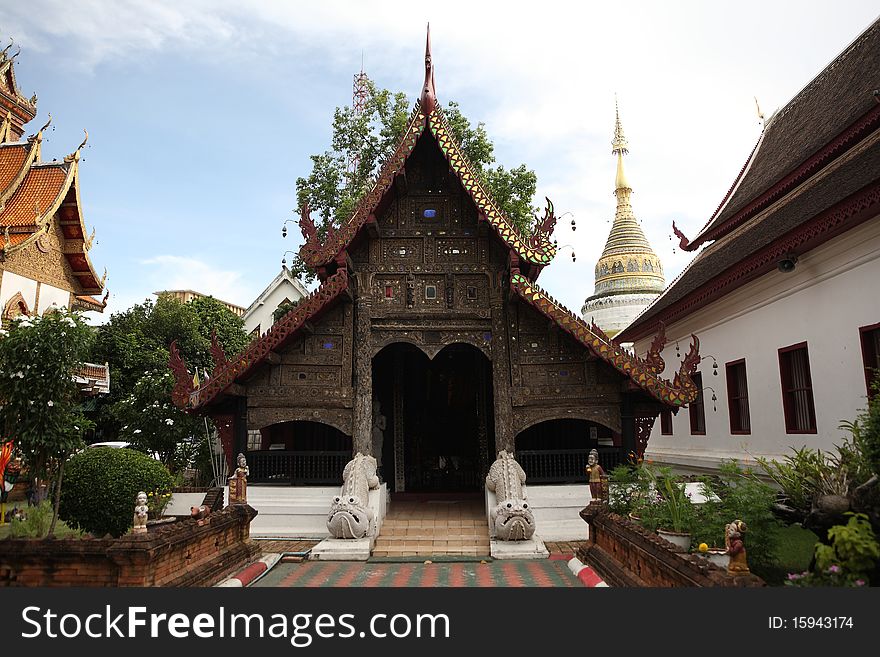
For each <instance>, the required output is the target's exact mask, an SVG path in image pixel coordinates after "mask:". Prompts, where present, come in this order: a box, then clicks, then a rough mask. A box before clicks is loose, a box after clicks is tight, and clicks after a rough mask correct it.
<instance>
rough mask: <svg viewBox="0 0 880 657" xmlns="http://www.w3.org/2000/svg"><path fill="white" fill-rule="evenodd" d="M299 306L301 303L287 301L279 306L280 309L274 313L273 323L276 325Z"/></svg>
mask: <svg viewBox="0 0 880 657" xmlns="http://www.w3.org/2000/svg"><path fill="white" fill-rule="evenodd" d="M298 305H299V301H289V300H285V301H282V302H281V303H279V304H278V307H277V308H276V309H275V310H274V311H273V313H272V323H273V324H274V323H275V322H277V321H278V320H279V319H281V318H282V317H284V316H285V315H286V314H287V313H289V312H290V311H291V310H293V309H294V308H296V307H297V306H298Z"/></svg>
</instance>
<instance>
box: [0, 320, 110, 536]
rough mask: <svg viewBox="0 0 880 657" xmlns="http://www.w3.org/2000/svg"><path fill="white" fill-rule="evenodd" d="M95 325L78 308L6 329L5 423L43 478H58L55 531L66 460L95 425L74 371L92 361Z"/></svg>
mask: <svg viewBox="0 0 880 657" xmlns="http://www.w3.org/2000/svg"><path fill="white" fill-rule="evenodd" d="M92 337H93V334H92V330H91V329H90V328H89V326H87V325H86V324H85V323H84V322H83V321H82V319H81V318H80V317H79V315H77V314H76V313H68V312H67V311H64V310H59V311H58V312H53V313H50V314H48V315H44V316H43V317H33V318H30V317H21V318H19V319H17V320H16V321H14V322H13V323H12V325H11V327H10V329H9V331H8V332H7V331H2V332H0V427H2V430H3V435H4V437H11V438H13V439H14V440H15V444H16V447H17V448H18V450H19V452H20V454H21V456H22V461H23V462H24V465H25V467H27V469H28V471H29V473H30V475H31V476H32V477H34V479H35V481H36V482H37V486H38V489H37V490H39V486H40V482H41V481H53V480H54V511H53V514H52V522H51V524H50V525H49V535H50V536H52V535H53V534H54V531H55V524H56V522H57V520H58V506H59V502H60V499H61V483H62V479H63V475H64V462H65V461H66V460H67V458H68V457H69V456H70V455H71V454H72V453H73V452H74V451H75V450H76V449H77V448H79V447H80V446H81V445H82V442H83V433H84V432H85V431H86V430H87V429H88V428H90V427H91V422H90V421H88V420H87V419H86V418H85V417H84V416H83V414H82V410H81V408H80V401H81V396H80V392H79V390H78V389H77V387H76V383H75V381H74V378H73V377H74V373H75V372H76V371H77V370H78V369H79V368H80V367H81V366H82V364H83V362H84V361H85V360H86V358H87V356H88V353H89V347H90V344H91V341H92Z"/></svg>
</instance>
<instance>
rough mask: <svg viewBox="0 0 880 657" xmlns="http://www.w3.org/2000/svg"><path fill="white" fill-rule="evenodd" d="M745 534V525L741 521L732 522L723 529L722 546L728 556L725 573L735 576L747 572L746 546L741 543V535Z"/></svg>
mask: <svg viewBox="0 0 880 657" xmlns="http://www.w3.org/2000/svg"><path fill="white" fill-rule="evenodd" d="M745 532H746V523H744V522H743V521H742V520H734V521H733V522H731V523H730V524H728V525H727V526H726V527H725V530H724V534H725V535H724V546H725V547H726V548H727V554H729V555H730V562H729V563H728V564H727V572H728V573H730V574H732V575H736V574H743V573H748V572H749V564H748V562H747V561H746V546H745V544H744V543H743V534H745Z"/></svg>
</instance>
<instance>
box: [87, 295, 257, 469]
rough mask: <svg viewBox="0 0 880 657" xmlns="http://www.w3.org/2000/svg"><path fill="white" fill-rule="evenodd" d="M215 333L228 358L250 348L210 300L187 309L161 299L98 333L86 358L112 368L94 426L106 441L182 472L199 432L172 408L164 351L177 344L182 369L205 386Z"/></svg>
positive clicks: (238, 325)
mask: <svg viewBox="0 0 880 657" xmlns="http://www.w3.org/2000/svg"><path fill="white" fill-rule="evenodd" d="M215 332H216V334H217V339H218V342H219V343H220V345H221V346H222V347H223V349H224V351H225V352H226V354H227V356H228V357H230V358H231V357H233V356H234V355H236V354H237V353H239V352H240V351H242V350H243V349H244V348H245V347H246V346H247V344H248V336H247V334H246V333H245V331H244V322H243V321H242V320H241V318H240V317H238V316H236V315H235V314H234V313H233V312H231V311H230V310H229V309H228V308H226V306H224V305H223V304H222V303H221V302H220V301H217V300H216V299H214V298H212V297H203V298H199V299H194V300H193V301H190V302H189V303H181V302H180V301H178V300H176V299H173V298H171V297H167V296H160V297H159V299H158V300H157V301H155V302H153V301H151V300H149V299H148V300H146V301H144V303H142V304H138V305H135V306H132V307H131V308H129V309H128V310H126V311H124V312H121V313H115V314H114V315H113V316H112V317H111V318H110V321H109V322H107V323H106V324H104V325H102V326H100V327H99V328H98V332H97V337H96V340H95V346H94V352H93V356H92V358H93V359H94V360H97V361H98V362H105V361H106V362H109V363H110V372H111V378H112V382H113V384H112V386H111V393H110V395H108V396H107V397H106V398H104V399H102V400H101V401H100V411H99V415H98V425H99V427H100V428H101V429H102V430H103V432H104V434H105V436H106V437H118V438H120V439H124V440H127V441H129V442H131V443H132V444H134V445H135V446H136V447H138V448H140V449H142V450H144V451H146V452H150V453H156V454H158V456H159V457H160V459H161V460H162V461H163V463H165V464H166V465H167V466H168V467H169V469H171V470H172V471H177V470H179V469H180V468H182V467H184V466H186V465H188V464H189V463H190V462H191V460H192V457H193V454H194V453H195V451H196V448H197V446H198V443H199V438H200V436H202V435H203V433H204V425H203V423H202V420H201V419H198V418H195V417H192V416H190V415H188V414H187V413H184V412H183V411H180V410H179V409H178V408H177V407H175V406H174V405H173V404H172V403H171V390H172V388H173V387H174V377H173V376H172V375H171V372H170V370H169V369H168V354H169V352H168V349H169V346H170V345H171V342H172V341H174V340H176V341H177V346H178V348H179V349H180V353H181V355H182V356H183V357H184V358H185V359H186V362H187V363H188V364H189V365H190V366H191V367H197V368H198V371H199V373H200V376H201V377H202V378H204V376H205V373H210V372H211V371H212V370H213V367H214V362H213V359H212V358H211V355H210V346H211V335H212V333H215Z"/></svg>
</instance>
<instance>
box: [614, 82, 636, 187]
mask: <svg viewBox="0 0 880 657" xmlns="http://www.w3.org/2000/svg"><path fill="white" fill-rule="evenodd" d="M628 146H629V145H628V144H627V141H626V136H625V135H624V134H623V124H621V122H620V108H619V107H618V106H617V95H615V96H614V140H613V141H612V142H611V153H612V154H616V155H617V176H616V177H615V179H614V189H615V190H620V189H632V187H630V186H629V181H628V180H627V179H626V171H625V170H624V168H623V156H624V155H626V154H627V153H629V148H628Z"/></svg>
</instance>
